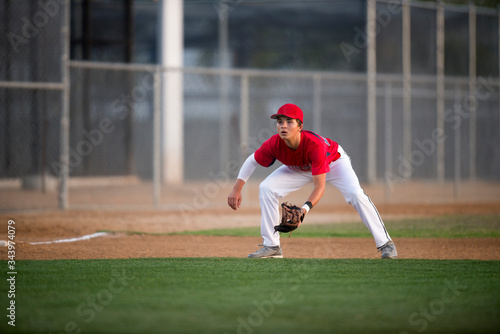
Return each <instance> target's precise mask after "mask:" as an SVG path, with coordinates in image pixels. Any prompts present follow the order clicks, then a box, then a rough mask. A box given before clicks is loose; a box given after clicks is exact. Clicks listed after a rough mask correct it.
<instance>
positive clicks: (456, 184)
mask: <svg viewBox="0 0 500 334" xmlns="http://www.w3.org/2000/svg"><path fill="white" fill-rule="evenodd" d="M461 95H462V94H461V92H460V86H459V85H458V84H457V85H456V86H455V94H454V100H453V110H454V112H455V113H457V114H458V113H460V108H461V105H460V98H461ZM461 123H462V122H458V123H457V124H456V126H455V133H454V151H455V154H454V158H455V161H454V164H455V175H454V177H453V193H454V196H455V199H458V196H459V194H460V179H461V174H462V168H461V154H460V153H461V147H460V141H461V128H462V127H461Z"/></svg>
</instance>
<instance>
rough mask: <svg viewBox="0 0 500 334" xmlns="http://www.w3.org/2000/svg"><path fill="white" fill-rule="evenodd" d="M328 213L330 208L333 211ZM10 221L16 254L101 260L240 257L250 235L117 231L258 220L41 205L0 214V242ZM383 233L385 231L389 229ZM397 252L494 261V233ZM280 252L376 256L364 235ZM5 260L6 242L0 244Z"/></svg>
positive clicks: (411, 213) (492, 209)
mask: <svg viewBox="0 0 500 334" xmlns="http://www.w3.org/2000/svg"><path fill="white" fill-rule="evenodd" d="M379 210H380V212H381V215H382V217H384V219H389V218H400V217H422V216H424V217H425V216H434V215H441V214H481V213H484V214H492V213H500V203H498V202H494V203H481V204H460V203H451V204H440V205H431V204H429V205H415V206H411V205H381V206H379ZM332 212H333V213H332ZM9 219H12V220H14V221H15V227H16V234H15V241H16V259H17V260H22V259H35V260H47V259H98V258H99V259H101V258H139V257H246V256H247V255H248V254H249V253H250V252H253V251H255V250H257V249H258V248H259V247H258V246H257V245H258V244H259V243H260V242H261V238H260V236H258V235H256V236H255V237H204V236H179V235H148V234H144V235H138V234H133V235H130V234H127V233H124V232H120V231H136V232H144V233H171V232H180V231H187V230H201V229H209V228H224V227H236V226H259V224H260V217H259V215H258V214H257V213H256V212H255V210H247V211H245V210H242V211H241V212H238V213H234V212H232V211H231V210H213V211H209V210H204V211H200V212H192V213H190V214H189V215H186V213H182V212H176V211H159V210H157V211H147V210H136V211H132V210H130V211H123V210H122V211H103V210H99V211H88V210H85V211H78V210H69V211H47V212H34V213H13V214H1V215H0V221H1V222H2V224H1V225H2V226H4V227H5V229H3V228H2V229H3V230H4V231H2V233H0V240H7V233H6V232H7V228H6V223H7V221H8V220H9ZM308 219H309V222H310V223H327V222H328V223H331V222H354V223H359V224H361V222H359V216H357V213H356V212H355V211H354V210H353V209H352V208H351V207H350V206H347V205H341V206H338V207H330V208H328V210H327V209H326V208H325V209H324V210H321V209H320V210H315V212H314V214H311V215H310V216H309V217H308ZM102 230H107V231H115V232H114V233H112V234H110V235H106V236H102V237H98V238H94V239H91V240H85V241H76V242H70V243H52V244H38V245H31V244H29V243H30V242H44V241H55V240H61V239H66V238H76V237H81V236H85V235H89V234H92V233H95V232H97V231H102ZM389 232H390V231H389ZM395 242H396V245H397V246H398V252H399V255H400V258H414V259H481V260H500V239H499V238H478V239H474V238H466V239H421V238H418V239H406V238H400V239H395ZM282 247H283V251H284V256H285V257H287V258H374V259H375V258H378V257H379V253H377V252H376V249H375V245H374V242H373V239H370V238H322V239H316V238H315V239H309V238H294V237H293V236H292V238H286V237H283V238H282ZM0 258H2V259H7V247H0Z"/></svg>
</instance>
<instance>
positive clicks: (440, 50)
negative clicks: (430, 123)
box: [436, 0, 445, 183]
mask: <svg viewBox="0 0 500 334" xmlns="http://www.w3.org/2000/svg"><path fill="white" fill-rule="evenodd" d="M436 72H437V73H436V91H437V98H436V113H437V115H436V116H437V129H438V130H440V131H442V133H443V134H444V116H445V115H444V107H445V101H444V93H445V86H444V5H443V2H442V1H441V0H440V1H439V2H438V5H437V9H436ZM444 148H445V146H444V141H442V140H440V141H438V142H437V180H438V182H440V183H442V182H444V158H445V156H444V153H445V152H444Z"/></svg>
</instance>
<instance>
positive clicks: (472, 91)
mask: <svg viewBox="0 0 500 334" xmlns="http://www.w3.org/2000/svg"><path fill="white" fill-rule="evenodd" d="M467 107H468V108H469V109H470V110H469V112H470V120H469V122H470V123H469V124H470V129H469V131H470V136H469V175H470V179H471V180H475V179H476V141H477V138H476V132H477V131H476V130H477V129H476V127H477V115H476V114H477V99H476V6H474V4H470V5H469V103H468V105H467Z"/></svg>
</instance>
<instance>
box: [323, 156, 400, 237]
mask: <svg viewBox="0 0 500 334" xmlns="http://www.w3.org/2000/svg"><path fill="white" fill-rule="evenodd" d="M339 152H341V158H340V159H338V160H337V161H335V162H333V163H332V164H330V172H329V173H328V174H327V176H326V177H327V180H326V181H327V182H329V183H330V184H332V185H334V186H335V187H337V189H339V190H340V192H341V193H342V195H343V196H344V198H345V200H346V202H347V203H349V204H351V205H352V206H353V207H354V208H355V209H356V211H357V212H358V213H359V216H360V217H361V220H362V221H363V223H364V224H365V225H366V227H367V228H368V230H370V232H371V234H372V235H373V238H374V239H375V244H376V245H377V247H381V246H383V245H385V244H386V243H387V242H389V241H390V240H391V238H390V236H389V233H388V232H387V230H386V229H385V226H384V223H383V221H382V218H381V217H380V215H379V213H378V211H377V209H376V208H375V205H373V203H372V201H371V200H370V198H369V197H368V196H367V195H366V194H365V193H364V191H363V189H362V188H361V185H360V184H359V180H358V177H357V175H356V173H355V172H354V170H353V168H352V165H351V159H350V158H349V156H348V155H347V154H346V153H345V151H344V150H343V149H342V148H341V147H339Z"/></svg>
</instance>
